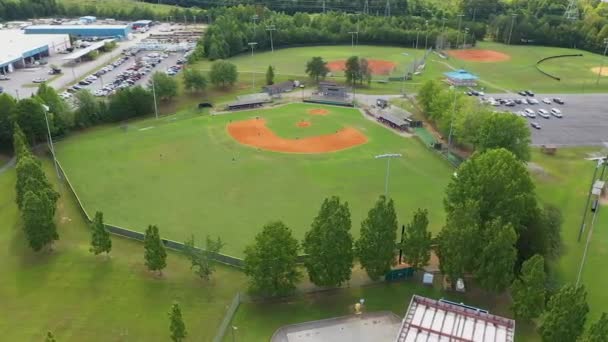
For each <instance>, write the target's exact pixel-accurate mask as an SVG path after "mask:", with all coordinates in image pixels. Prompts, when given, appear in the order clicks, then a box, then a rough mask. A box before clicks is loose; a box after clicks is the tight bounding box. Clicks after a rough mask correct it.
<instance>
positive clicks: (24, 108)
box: [14, 98, 47, 145]
mask: <svg viewBox="0 0 608 342" xmlns="http://www.w3.org/2000/svg"><path fill="white" fill-rule="evenodd" d="M14 113H15V122H16V123H17V124H19V127H21V129H22V130H23V133H24V134H25V136H26V137H27V139H28V141H29V143H30V144H31V145H35V144H36V143H37V142H40V141H44V139H45V138H46V136H47V130H46V121H45V118H44V107H42V104H40V102H38V101H36V100H35V99H30V98H28V99H23V100H21V101H19V102H18V103H17V106H16V107H15V110H14Z"/></svg>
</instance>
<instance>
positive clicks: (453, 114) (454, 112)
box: [447, 86, 458, 158]
mask: <svg viewBox="0 0 608 342" xmlns="http://www.w3.org/2000/svg"><path fill="white" fill-rule="evenodd" d="M450 89H451V90H452V91H453V92H454V101H453V102H454V107H453V109H452V117H451V118H450V133H449V134H448V154H447V156H448V158H449V157H450V148H451V147H452V135H453V132H454V117H455V116H456V95H457V94H458V92H457V91H456V88H455V87H454V86H450Z"/></svg>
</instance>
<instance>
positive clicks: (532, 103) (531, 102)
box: [528, 99, 539, 105]
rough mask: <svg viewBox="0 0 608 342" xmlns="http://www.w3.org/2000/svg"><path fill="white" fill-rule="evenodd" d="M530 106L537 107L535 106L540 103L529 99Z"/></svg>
mask: <svg viewBox="0 0 608 342" xmlns="http://www.w3.org/2000/svg"><path fill="white" fill-rule="evenodd" d="M528 104H531V105H535V104H539V102H538V100H537V99H528Z"/></svg>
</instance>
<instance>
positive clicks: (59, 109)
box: [36, 83, 73, 135]
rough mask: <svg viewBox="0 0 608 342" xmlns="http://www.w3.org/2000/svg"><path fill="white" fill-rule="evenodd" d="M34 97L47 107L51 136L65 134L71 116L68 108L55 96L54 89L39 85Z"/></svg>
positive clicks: (42, 84)
mask: <svg viewBox="0 0 608 342" xmlns="http://www.w3.org/2000/svg"><path fill="white" fill-rule="evenodd" d="M36 96H37V97H38V98H39V99H40V100H41V101H42V102H43V103H44V104H45V105H47V106H48V107H49V113H50V114H51V116H50V117H49V120H51V121H52V127H53V131H52V132H51V133H52V134H53V135H60V134H64V133H66V131H67V129H68V127H71V126H72V124H73V122H72V116H71V113H70V110H69V107H68V106H67V105H66V103H65V102H64V101H63V99H62V98H61V97H59V95H58V94H57V92H56V91H55V89H54V88H53V87H51V86H48V85H46V83H41V84H40V86H39V87H38V91H37V92H36Z"/></svg>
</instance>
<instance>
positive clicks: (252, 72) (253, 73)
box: [248, 42, 258, 90]
mask: <svg viewBox="0 0 608 342" xmlns="http://www.w3.org/2000/svg"><path fill="white" fill-rule="evenodd" d="M248 45H249V46H250V47H251V57H253V49H254V48H255V46H256V45H258V43H257V42H250V43H248ZM251 75H252V81H251V82H252V83H251V87H252V88H253V89H254V90H255V71H253V69H252V70H251Z"/></svg>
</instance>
